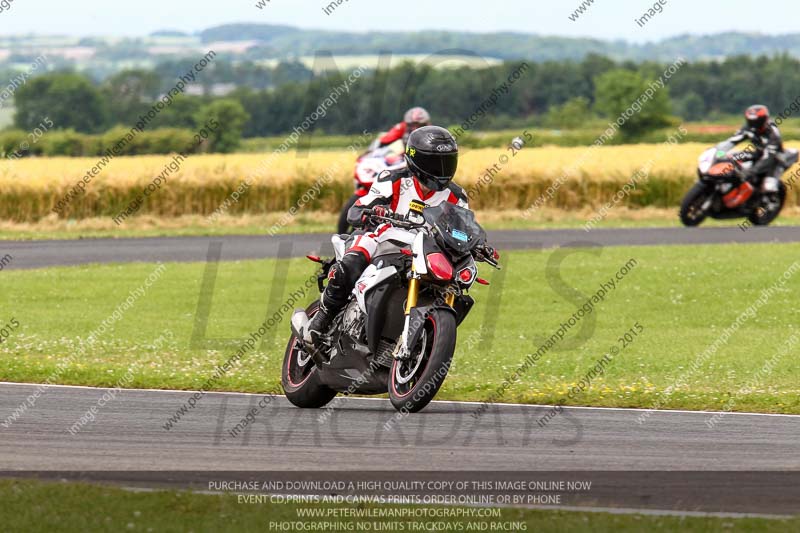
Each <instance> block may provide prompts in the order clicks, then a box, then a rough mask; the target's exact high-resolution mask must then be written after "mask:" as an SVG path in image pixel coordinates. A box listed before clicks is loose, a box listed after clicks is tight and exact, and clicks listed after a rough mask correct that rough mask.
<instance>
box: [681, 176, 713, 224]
mask: <svg viewBox="0 0 800 533" xmlns="http://www.w3.org/2000/svg"><path fill="white" fill-rule="evenodd" d="M711 194H713V190H712V189H710V188H709V187H708V186H706V185H705V184H704V183H695V184H694V187H692V188H691V189H689V192H687V193H686V196H685V197H684V198H683V201H682V202H681V211H680V216H681V222H683V225H684V226H689V227H692V226H697V225H699V224H700V223H701V222H702V221H703V220H705V219H706V217H707V216H708V211H707V210H706V209H703V205H704V204H705V203H706V202H707V201H708V199H709V197H710V196H711Z"/></svg>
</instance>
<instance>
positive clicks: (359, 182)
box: [336, 139, 406, 234]
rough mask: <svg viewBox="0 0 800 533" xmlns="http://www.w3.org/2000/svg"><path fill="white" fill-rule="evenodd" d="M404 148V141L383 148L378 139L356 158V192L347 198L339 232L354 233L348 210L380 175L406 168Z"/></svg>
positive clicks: (337, 230)
mask: <svg viewBox="0 0 800 533" xmlns="http://www.w3.org/2000/svg"><path fill="white" fill-rule="evenodd" d="M404 150H405V148H404V147H403V142H402V141H396V142H394V143H392V144H390V145H388V146H384V147H382V148H381V146H380V141H379V140H377V139H376V140H375V141H373V143H372V144H371V145H370V146H369V148H368V149H367V151H366V152H364V154H362V155H361V156H360V157H359V158H358V159H357V160H356V167H355V171H354V173H353V178H354V180H355V192H354V193H353V196H351V197H350V199H349V200H347V203H345V205H344V207H343V208H342V212H341V213H340V214H339V222H338V224H337V225H336V232H337V233H340V234H344V233H352V231H353V228H352V227H351V226H350V224H349V223H348V222H347V212H348V211H349V210H350V208H351V207H353V204H355V203H356V201H357V200H358V199H359V198H361V197H362V196H364V195H366V194H367V193H368V192H369V189H370V187H372V184H373V182H374V181H375V180H376V179H378V176H380V174H381V173H382V172H383V171H384V170H395V169H400V168H405V166H406V162H405V159H404V158H403V152H404Z"/></svg>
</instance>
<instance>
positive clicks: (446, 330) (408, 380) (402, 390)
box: [389, 309, 456, 413]
mask: <svg viewBox="0 0 800 533" xmlns="http://www.w3.org/2000/svg"><path fill="white" fill-rule="evenodd" d="M455 349H456V319H455V317H454V316H453V314H452V313H449V312H447V311H443V310H438V309H434V310H432V311H431V312H430V314H429V315H428V316H427V317H426V319H425V324H424V326H423V331H422V334H421V335H420V338H419V340H418V341H417V344H416V346H414V347H413V348H412V349H411V356H410V357H409V358H408V359H403V360H398V359H395V361H394V363H393V364H392V372H391V375H390V377H389V399H390V400H391V401H392V405H393V406H394V408H395V409H397V410H398V411H408V412H410V413H416V412H417V411H420V410H422V409H423V408H424V407H425V406H426V405H428V404H429V403H430V401H431V400H432V399H433V397H434V396H436V393H437V392H439V388H440V387H441V386H442V383H444V379H445V378H446V377H447V372H448V371H449V370H450V362H451V361H452V360H453V352H454V351H455Z"/></svg>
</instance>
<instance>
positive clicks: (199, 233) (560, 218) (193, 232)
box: [0, 210, 800, 242]
mask: <svg viewBox="0 0 800 533" xmlns="http://www.w3.org/2000/svg"><path fill="white" fill-rule="evenodd" d="M663 211H667V212H666V213H664V212H662V211H661V210H659V211H656V212H655V213H654V214H649V213H648V214H643V215H636V211H635V210H631V211H628V212H626V214H625V216H630V217H632V218H617V219H607V220H603V221H601V222H600V223H599V224H598V225H597V226H596V228H597V229H612V228H663V227H681V223H680V220H679V219H678V215H677V211H676V210H663ZM478 217H479V218H478V219H479V220H481V218H480V213H479V214H478ZM337 218H338V215H335V214H330V213H317V212H314V213H309V214H308V216H299V217H297V218H296V219H295V220H294V221H292V223H291V224H289V225H287V226H283V227H281V228H280V229H278V231H276V233H277V234H283V235H285V234H295V233H331V232H332V231H333V230H334V228H335V227H336V221H337ZM487 218H488V220H487V221H486V222H485V223H482V225H483V227H485V228H486V229H487V230H490V231H491V230H530V229H583V228H584V225H585V224H586V221H587V219H588V218H589V216H588V215H586V214H581V213H576V212H569V211H563V212H559V213H557V214H554V215H553V219H547V220H532V219H531V220H526V219H524V218H522V217H521V216H515V215H514V214H509V215H502V214H492V215H491V216H490V217H487ZM742 222H744V219H741V220H739V219H736V220H706V221H704V222H703V227H736V226H737V224H740V223H742ZM772 225H773V226H800V211H797V210H794V211H792V212H791V213H790V214H789V213H787V214H783V215H781V216H780V218H778V219H777V220H776V221H775V222H773V224H772ZM270 227H271V224H262V223H255V222H254V223H251V222H242V223H236V224H235V225H234V224H230V225H225V224H219V225H213V226H209V225H203V224H198V223H196V222H194V221H185V222H174V221H169V220H168V219H165V226H164V227H152V226H145V227H135V226H133V227H116V226H115V227H113V228H112V227H100V228H97V227H93V225H92V223H91V222H88V223H86V224H78V223H72V224H70V223H67V224H65V225H59V226H58V227H51V226H47V225H37V224H30V225H25V224H23V225H19V226H13V228H14V229H1V227H0V242H2V241H4V240H50V239H54V240H58V239H95V238H133V237H205V236H224V235H266V234H267V230H268V229H269V228H270Z"/></svg>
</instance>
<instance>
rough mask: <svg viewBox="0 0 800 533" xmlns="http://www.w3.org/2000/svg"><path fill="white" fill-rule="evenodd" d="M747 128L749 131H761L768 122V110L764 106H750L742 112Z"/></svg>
mask: <svg viewBox="0 0 800 533" xmlns="http://www.w3.org/2000/svg"><path fill="white" fill-rule="evenodd" d="M744 118H745V119H746V120H747V127H748V128H750V129H751V130H755V131H762V130H763V129H764V126H766V124H767V121H768V120H769V109H767V106H765V105H751V106H750V107H748V108H747V109H746V110H745V112H744Z"/></svg>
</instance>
